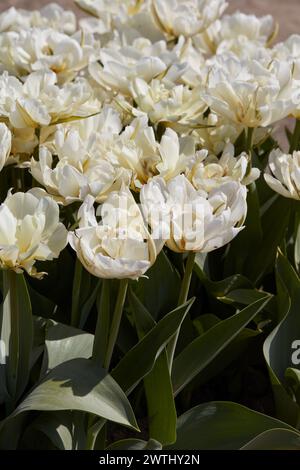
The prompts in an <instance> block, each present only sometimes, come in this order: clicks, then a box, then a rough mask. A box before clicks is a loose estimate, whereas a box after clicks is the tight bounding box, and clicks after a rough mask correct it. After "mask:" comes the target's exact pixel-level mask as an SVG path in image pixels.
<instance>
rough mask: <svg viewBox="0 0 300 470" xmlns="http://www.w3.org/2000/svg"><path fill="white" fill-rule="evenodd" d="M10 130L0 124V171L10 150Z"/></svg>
mask: <svg viewBox="0 0 300 470" xmlns="http://www.w3.org/2000/svg"><path fill="white" fill-rule="evenodd" d="M11 139H12V137H11V132H10V130H9V129H8V127H7V126H6V125H5V124H0V171H1V170H2V168H3V167H4V165H5V163H6V162H7V160H8V158H9V155H10V151H11Z"/></svg>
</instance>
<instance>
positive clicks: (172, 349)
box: [167, 251, 196, 373]
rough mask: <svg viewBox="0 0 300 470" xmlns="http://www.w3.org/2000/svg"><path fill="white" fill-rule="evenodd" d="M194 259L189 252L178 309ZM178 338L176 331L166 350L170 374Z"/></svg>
mask: <svg viewBox="0 0 300 470" xmlns="http://www.w3.org/2000/svg"><path fill="white" fill-rule="evenodd" d="M195 257H196V253H194V252H193V251H190V252H189V254H188V258H187V261H186V266H185V271H184V276H183V280H182V284H181V289H180V293H179V298H178V307H180V305H182V304H184V303H185V302H186V301H187V298H188V295H189V290H190V284H191V279H192V274H193V268H194V264H195ZM178 337H179V331H177V333H175V335H174V336H173V337H172V339H171V340H170V342H169V344H168V348H167V352H168V361H169V371H170V373H171V371H172V366H173V360H174V355H175V350H176V345H177V341H178Z"/></svg>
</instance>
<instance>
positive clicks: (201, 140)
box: [192, 113, 243, 155]
mask: <svg viewBox="0 0 300 470" xmlns="http://www.w3.org/2000/svg"><path fill="white" fill-rule="evenodd" d="M201 124H202V126H203V127H201V126H199V128H198V129H195V130H194V131H193V133H192V135H193V136H194V138H195V140H196V143H198V144H199V146H200V148H203V149H207V150H208V151H209V152H210V153H212V154H215V155H218V154H219V153H221V152H223V150H224V148H225V146H226V144H227V142H230V143H232V144H234V143H235V142H236V140H237V138H238V137H239V135H240V134H241V133H242V131H243V126H241V125H239V124H236V123H235V122H232V121H229V120H228V119H226V118H224V117H221V116H218V115H217V114H215V113H209V115H208V116H207V117H205V118H203V119H202V120H201Z"/></svg>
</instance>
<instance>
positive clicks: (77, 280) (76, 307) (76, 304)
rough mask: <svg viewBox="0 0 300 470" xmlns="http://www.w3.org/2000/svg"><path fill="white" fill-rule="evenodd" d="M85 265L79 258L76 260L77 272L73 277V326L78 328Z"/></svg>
mask: <svg viewBox="0 0 300 470" xmlns="http://www.w3.org/2000/svg"><path fill="white" fill-rule="evenodd" d="M82 274H83V266H82V264H81V262H80V261H79V259H78V258H76V262H75V273H74V279H73V291H72V312H71V326H74V327H75V328H78V326H79V323H80V307H81V306H80V292H81V282H82Z"/></svg>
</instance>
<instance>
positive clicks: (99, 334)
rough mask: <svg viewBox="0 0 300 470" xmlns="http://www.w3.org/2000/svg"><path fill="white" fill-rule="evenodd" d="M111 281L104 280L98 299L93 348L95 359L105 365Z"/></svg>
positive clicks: (109, 318)
mask: <svg viewBox="0 0 300 470" xmlns="http://www.w3.org/2000/svg"><path fill="white" fill-rule="evenodd" d="M110 296H111V290H110V281H109V280H106V279H104V280H103V281H102V288H101V293H100V295H98V299H97V314H98V315H97V325H96V333H95V338H97V340H96V341H94V347H93V358H94V360H95V361H97V362H98V363H99V364H104V361H105V354H106V351H107V346H108V339H109V333H110V324H111V312H110Z"/></svg>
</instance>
